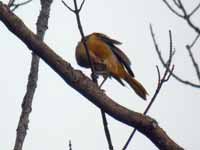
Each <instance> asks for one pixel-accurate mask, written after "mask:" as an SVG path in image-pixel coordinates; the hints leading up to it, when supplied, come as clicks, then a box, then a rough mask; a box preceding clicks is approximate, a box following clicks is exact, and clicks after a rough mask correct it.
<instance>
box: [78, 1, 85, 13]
mask: <svg viewBox="0 0 200 150" xmlns="http://www.w3.org/2000/svg"><path fill="white" fill-rule="evenodd" d="M84 3H85V0H83V1H82V3H81V6H80V8H79V9H78V11H79V12H80V11H81V9H82V7H83V5H84Z"/></svg>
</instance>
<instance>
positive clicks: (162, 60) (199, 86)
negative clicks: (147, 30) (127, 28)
mask: <svg viewBox="0 0 200 150" xmlns="http://www.w3.org/2000/svg"><path fill="white" fill-rule="evenodd" d="M151 34H152V38H153V42H154V46H155V50H156V53H157V54H158V58H159V59H160V61H161V63H162V65H163V66H164V67H165V68H166V67H167V64H166V63H165V61H164V58H163V57H162V55H161V51H160V49H159V47H158V44H157V42H156V39H155V35H154V33H153V30H151ZM172 53H174V52H172ZM172 77H174V78H175V79H176V80H177V81H179V82H181V83H183V84H186V85H190V86H192V87H195V88H200V84H195V83H192V82H191V81H187V80H184V79H182V78H180V77H179V76H178V75H176V74H175V73H173V72H172Z"/></svg>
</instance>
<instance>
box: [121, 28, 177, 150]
mask: <svg viewBox="0 0 200 150" xmlns="http://www.w3.org/2000/svg"><path fill="white" fill-rule="evenodd" d="M150 31H151V36H152V38H153V29H152V26H151V25H150ZM169 40H170V48H169V49H170V50H169V58H168V61H167V62H168V63H167V66H166V68H165V72H164V74H163V76H162V79H161V74H160V70H159V68H158V66H156V69H157V72H158V85H157V88H156V90H155V93H154V95H153V97H152V98H151V101H150V102H149V105H148V106H147V107H146V109H145V111H144V112H143V115H146V114H147V112H148V111H149V109H150V108H151V106H152V104H153V103H154V101H155V99H156V97H157V95H158V94H159V92H160V90H161V87H162V86H163V84H164V83H165V82H167V81H168V80H169V78H170V76H171V74H172V72H173V70H174V65H173V66H172V69H171V70H170V67H171V62H172V57H173V50H172V49H173V48H172V35H171V31H169ZM136 131H137V129H136V128H134V129H133V131H132V133H131V134H130V136H129V138H128V140H127V142H126V144H125V145H124V147H123V150H126V149H127V147H128V145H129V143H130V141H131V139H132V138H133V136H134V135H135V133H136Z"/></svg>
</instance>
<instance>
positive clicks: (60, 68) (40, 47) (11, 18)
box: [0, 2, 183, 150]
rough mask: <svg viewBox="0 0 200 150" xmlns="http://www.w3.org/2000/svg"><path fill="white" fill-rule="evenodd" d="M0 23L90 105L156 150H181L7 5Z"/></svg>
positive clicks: (2, 7) (0, 13)
mask: <svg viewBox="0 0 200 150" xmlns="http://www.w3.org/2000/svg"><path fill="white" fill-rule="evenodd" d="M0 20H1V21H2V22H3V23H4V24H5V25H6V27H7V28H8V29H9V30H10V31H11V32H13V34H15V35H16V36H17V37H18V38H19V39H21V40H22V41H23V42H24V43H25V44H26V46H27V47H28V48H29V49H30V50H32V51H34V52H35V53H36V54H37V55H38V56H40V57H41V58H42V59H43V60H44V61H45V62H46V63H47V64H48V65H49V66H50V67H51V68H52V69H53V70H54V71H55V72H57V74H58V75H60V77H61V78H62V79H63V80H64V81H65V82H66V83H68V84H69V85H70V86H71V87H72V88H74V89H76V90H77V91H78V92H79V93H81V94H82V95H83V96H85V97H86V98H87V99H88V100H89V101H90V102H92V103H93V104H95V105H96V106H97V107H99V108H101V109H102V110H104V111H105V112H106V113H108V114H109V115H111V116H112V117H113V118H115V119H117V120H118V121H121V122H123V123H125V124H127V125H129V126H131V127H135V128H136V129H137V130H138V131H140V132H141V133H143V134H144V135H145V136H147V137H148V138H149V139H150V140H151V141H152V142H153V143H154V144H155V145H156V146H157V147H158V148H159V149H163V150H182V149H183V148H181V147H180V146H179V145H178V144H176V143H175V142H174V141H173V140H172V139H170V138H169V137H168V135H167V134H166V132H165V131H164V130H163V129H162V128H160V127H159V125H158V124H157V122H156V121H155V120H154V119H152V118H150V117H147V116H144V115H142V114H140V113H137V112H134V111H131V110H129V109H127V108H125V107H123V106H121V105H119V104H117V103H116V102H114V101H113V100H112V99H111V98H109V97H108V96H107V95H106V94H105V93H104V92H103V91H102V90H100V89H99V87H98V86H97V85H96V84H95V83H94V82H93V81H91V80H90V79H89V78H88V77H86V76H85V75H84V74H82V73H81V72H80V71H78V70H74V69H73V68H72V67H71V65H70V64H69V63H68V62H66V61H64V60H63V59H62V58H61V57H59V56H58V55H57V54H55V53H54V52H53V50H52V49H51V48H49V47H48V46H47V45H46V44H45V43H44V42H42V41H41V40H40V39H38V38H37V36H36V35H35V34H34V33H33V32H31V31H30V30H29V29H28V28H27V27H26V26H25V25H24V23H23V22H22V21H21V20H20V19H19V18H18V17H17V16H16V15H14V14H13V13H12V12H10V10H9V8H8V7H7V6H6V5H3V3H2V2H0Z"/></svg>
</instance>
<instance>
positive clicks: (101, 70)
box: [91, 63, 109, 87]
mask: <svg viewBox="0 0 200 150" xmlns="http://www.w3.org/2000/svg"><path fill="white" fill-rule="evenodd" d="M94 69H95V70H94V72H93V73H92V74H91V76H92V78H95V79H96V80H97V79H98V76H99V75H102V76H103V78H104V80H103V81H102V82H101V84H100V86H99V87H101V86H102V85H103V84H104V82H105V81H106V79H107V78H108V76H109V74H108V72H107V69H106V65H105V64H103V63H95V65H94Z"/></svg>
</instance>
